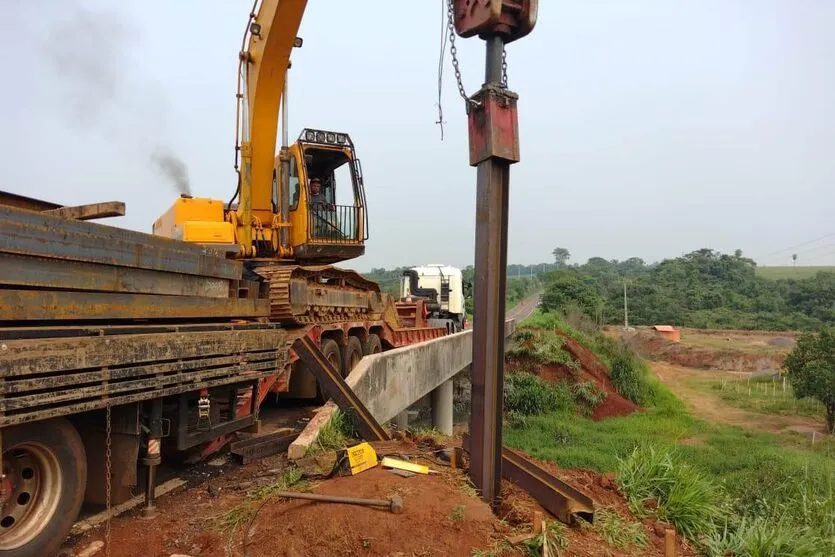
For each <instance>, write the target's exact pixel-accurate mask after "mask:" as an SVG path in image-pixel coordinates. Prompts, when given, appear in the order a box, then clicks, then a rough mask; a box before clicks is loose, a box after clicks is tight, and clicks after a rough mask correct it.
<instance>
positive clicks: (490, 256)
mask: <svg viewBox="0 0 835 557" xmlns="http://www.w3.org/2000/svg"><path fill="white" fill-rule="evenodd" d="M503 48H504V43H503V41H502V38H501V37H500V36H492V37H488V38H487V60H486V63H487V69H486V80H485V81H486V84H485V85H484V87H482V89H481V90H480V91H479V92H478V93H476V94H475V95H474V96H473V99H474V101H475V104H473V105H471V106H470V107H469V111H468V112H469V138H470V164H471V165H472V166H476V167H477V183H476V232H475V242H476V245H475V277H474V278H475V280H474V292H473V368H472V395H471V396H472V412H471V415H470V434H471V435H472V437H473V450H472V457H471V466H470V478H471V479H472V481H473V483H474V484H475V486H476V488H477V489H479V491H480V492H481V497H482V499H483V500H484V501H487V502H489V503H493V502H494V501H495V500H496V497H498V495H499V493H500V489H501V468H502V460H501V446H502V403H503V388H504V326H505V325H504V323H505V286H506V284H505V283H506V276H505V273H506V269H507V218H508V192H509V189H510V165H511V164H512V163H514V162H517V161H518V160H519V139H518V124H517V115H516V95H515V94H513V93H511V92H510V91H508V90H507V89H506V88H504V87H503V86H501V74H502V51H503Z"/></svg>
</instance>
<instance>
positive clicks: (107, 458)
mask: <svg viewBox="0 0 835 557" xmlns="http://www.w3.org/2000/svg"><path fill="white" fill-rule="evenodd" d="M105 416H106V418H105V421H106V425H105V430H106V438H105V451H104V458H105V462H104V467H105V473H104V485H105V504H106V505H107V510H106V511H105V513H106V514H105V516H106V517H107V519H106V520H105V530H104V552H105V555H106V557H110V498H111V485H110V476H111V467H112V459H111V456H112V449H111V434H112V428H111V422H110V418H111V410H110V403H109V402H108V403H107V410H106V412H105Z"/></svg>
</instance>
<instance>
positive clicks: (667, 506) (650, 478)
mask: <svg viewBox="0 0 835 557" xmlns="http://www.w3.org/2000/svg"><path fill="white" fill-rule="evenodd" d="M618 483H619V484H620V486H621V489H623V492H624V493H625V494H626V497H627V499H628V501H629V505H630V507H631V508H632V509H633V511H634V512H636V513H639V514H641V513H643V514H645V513H647V512H649V511H650V509H649V507H648V506H647V503H648V502H649V501H651V500H652V501H654V502H655V509H654V513H655V514H656V515H657V516H658V517H659V518H660V519H662V520H665V521H667V522H669V523H670V524H672V525H673V526H675V527H676V529H677V530H678V531H679V532H680V533H681V534H682V535H683V536H684V537H686V538H687V539H689V540H691V541H694V542H695V541H697V540H698V539H699V538H700V537H702V536H705V535H709V534H711V533H712V532H713V531H714V523H713V519H714V517H716V516H718V515H719V513H720V507H721V503H722V494H721V492H720V491H719V490H718V489H717V488H716V487H714V485H713V483H712V482H711V481H710V480H709V479H708V478H707V477H706V476H704V475H702V474H701V473H700V472H698V471H697V470H696V469H694V468H692V467H690V466H688V465H686V464H683V463H679V462H677V461H676V460H675V459H674V458H673V454H672V453H671V452H666V451H665V452H662V451H659V450H657V449H656V448H655V447H653V446H645V447H636V448H635V449H634V450H633V451H632V453H630V454H629V455H628V456H627V457H626V458H625V459H619V466H618Z"/></svg>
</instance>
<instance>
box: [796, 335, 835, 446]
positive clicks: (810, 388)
mask: <svg viewBox="0 0 835 557" xmlns="http://www.w3.org/2000/svg"><path fill="white" fill-rule="evenodd" d="M783 367H784V368H785V369H786V372H787V373H788V377H789V382H790V383H791V386H792V388H793V389H794V396H796V397H797V398H804V397H812V398H816V399H817V400H819V401H821V402H822V403H823V405H824V407H825V408H826V428H827V431H829V433H835V332H833V331H832V330H826V329H824V330H822V331H821V332H819V333H804V334H802V335H801V336H800V338H798V339H797V346H795V348H794V350H792V351H791V353H790V354H789V355H788V356H786V360H785V361H784V362H783Z"/></svg>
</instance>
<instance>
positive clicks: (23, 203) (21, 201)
mask: <svg viewBox="0 0 835 557" xmlns="http://www.w3.org/2000/svg"><path fill="white" fill-rule="evenodd" d="M0 205H3V206H5V207H14V208H16V209H25V210H26V211H47V210H49V209H60V208H61V207H62V205H60V204H58V203H53V202H51V201H43V200H42V199H35V198H34V197H26V196H25V195H20V194H17V193H12V192H9V191H2V190H0Z"/></svg>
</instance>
